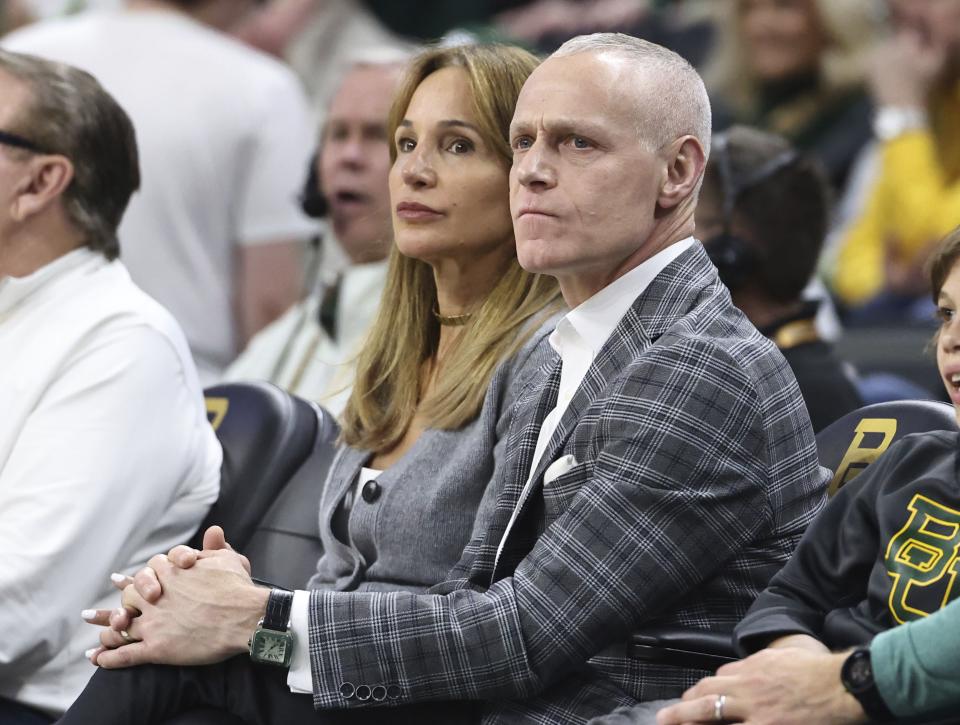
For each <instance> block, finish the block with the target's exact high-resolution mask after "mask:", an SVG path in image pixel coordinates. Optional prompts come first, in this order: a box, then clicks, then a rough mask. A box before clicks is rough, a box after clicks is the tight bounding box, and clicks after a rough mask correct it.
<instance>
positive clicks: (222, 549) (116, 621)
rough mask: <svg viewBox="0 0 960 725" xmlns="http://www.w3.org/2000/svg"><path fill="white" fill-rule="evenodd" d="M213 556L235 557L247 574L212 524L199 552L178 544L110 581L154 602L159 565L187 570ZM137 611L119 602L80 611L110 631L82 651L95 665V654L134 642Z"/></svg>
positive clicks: (246, 565) (242, 560)
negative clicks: (97, 643)
mask: <svg viewBox="0 0 960 725" xmlns="http://www.w3.org/2000/svg"><path fill="white" fill-rule="evenodd" d="M215 556H219V557H232V558H235V559H236V564H237V565H239V566H240V567H242V568H243V569H245V570H246V572H247V574H248V575H249V573H250V562H249V560H248V559H247V557H245V556H242V555H240V554H237V553H236V552H235V551H234V550H233V547H232V546H230V544H229V543H228V542H227V540H226V536H225V534H224V531H223V529H222V528H221V527H219V526H211V527H210V528H208V529H207V530H206V531H205V532H204V534H203V550H202V551H197V550H196V549H194V548H192V547H189V546H184V545H178V546H175V547H173V548H172V549H171V550H170V551H169V552H168V553H166V554H158V555H157V556H155V557H153V558H152V559H150V561H149V562H148V563H147V566H145V567H143V568H142V569H140V571H138V572H137V573H136V574H135V575H134V576H133V577H129V576H124V575H123V574H111V576H110V581H111V583H112V584H113V585H114V586H115V587H116V588H117V589H119V590H120V591H121V592H124V591H125V590H127V589H128V587H129V588H132V589H133V590H135V591H136V592H137V594H138V597H139V599H140V600H142V601H145V602H149V603H150V604H156V603H157V602H158V601H159V599H160V597H161V596H162V594H163V587H162V586H161V584H160V580H159V578H158V577H157V568H158V567H160V566H164V565H168V564H173V565H174V566H175V567H177V568H179V569H190V568H192V567H193V566H195V565H196V563H197V561H199V560H200V559H204V558H208V557H215ZM127 599H128V601H129V600H130V599H131V597H130V596H129V595H128V596H127ZM139 614H140V610H139V609H138V608H137V607H135V606H133V605H132V604H130V605H126V606H123V605H122V606H120V607H119V608H117V609H85V610H84V611H83V612H81V616H82V617H83V619H84V621H86V622H88V623H90V624H96V625H100V626H102V627H107V628H109V631H106V632H102V633H101V635H100V642H101V646H100V647H96V648H94V649H91V650H88V651H87V652H85V653H84V655H85V656H86V657H87V659H89V660H90V661H91V662H92V663H93V664H97V657H98V655H99V654H100V653H101V652H103V651H105V650H107V649H115V648H117V647H122V646H124V645H127V644H131V643H133V642H135V641H136V639H135V638H134V636H133V635H131V634H130V633H129V632H128V630H129V629H130V628H131V627H132V625H133V620H134V619H135V618H136V617H137V616H138V615H139Z"/></svg>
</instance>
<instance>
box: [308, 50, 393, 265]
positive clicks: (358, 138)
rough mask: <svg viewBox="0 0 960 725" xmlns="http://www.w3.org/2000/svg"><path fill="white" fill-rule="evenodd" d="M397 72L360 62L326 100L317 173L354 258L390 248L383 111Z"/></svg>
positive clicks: (361, 258) (363, 258)
mask: <svg viewBox="0 0 960 725" xmlns="http://www.w3.org/2000/svg"><path fill="white" fill-rule="evenodd" d="M398 73H399V70H398V69H397V68H394V67H390V66H360V67H356V68H354V69H353V70H351V71H350V72H348V73H347V75H346V76H345V77H344V79H343V82H342V83H341V85H340V88H339V90H338V91H337V94H336V95H335V96H334V97H333V102H332V103H331V104H330V110H329V115H328V116H327V122H326V125H325V127H324V134H323V145H322V151H321V153H320V159H319V161H318V163H319V172H320V179H321V182H320V185H321V188H322V191H323V195H324V196H325V197H326V199H327V202H328V203H329V205H330V217H331V220H332V222H333V229H334V233H335V234H336V235H337V240H338V241H339V242H340V245H341V246H342V247H343V248H344V250H345V251H346V252H347V254H348V255H349V256H350V258H351V259H352V260H353V261H354V262H372V261H376V260H378V259H383V258H384V257H385V256H386V255H387V251H388V250H389V248H390V239H391V229H390V192H389V189H388V186H387V175H388V173H389V171H390V153H389V146H388V143H387V136H386V123H387V112H388V111H389V110H390V102H391V100H392V99H393V93H394V90H395V87H396V81H397V76H398Z"/></svg>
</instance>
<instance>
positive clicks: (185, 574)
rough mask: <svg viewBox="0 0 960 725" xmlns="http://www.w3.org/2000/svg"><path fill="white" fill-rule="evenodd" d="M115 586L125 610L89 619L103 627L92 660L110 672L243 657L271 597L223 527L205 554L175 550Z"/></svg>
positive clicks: (212, 532)
mask: <svg viewBox="0 0 960 725" xmlns="http://www.w3.org/2000/svg"><path fill="white" fill-rule="evenodd" d="M114 586H116V587H117V588H118V589H121V590H122V596H121V606H120V608H119V609H114V610H109V609H101V610H95V611H94V612H85V613H84V614H85V615H89V616H85V617H84V618H85V619H86V621H88V622H90V623H91V624H97V625H100V626H102V627H104V629H103V631H101V633H100V646H99V647H97V648H96V649H95V650H93V651H92V652H90V653H89V656H90V661H91V662H93V664H95V665H98V666H100V667H104V668H108V669H109V668H116V667H130V666H132V665H139V664H146V663H154V664H176V665H199V664H210V663H213V662H219V661H221V660H224V659H226V658H227V657H230V656H232V655H235V654H239V653H241V652H244V651H246V642H247V639H248V637H249V636H250V634H251V633H252V632H253V630H254V628H255V627H256V625H257V622H258V621H259V620H260V618H262V616H263V613H264V610H265V609H266V601H267V596H268V593H269V592H268V590H266V589H263V588H261V587H258V586H256V585H255V584H254V583H253V581H252V580H251V579H250V562H249V561H248V560H247V558H246V557H245V556H242V555H240V554H238V553H236V552H235V551H234V550H233V549H232V548H231V547H230V545H229V544H228V543H227V542H226V539H225V537H224V533H223V529H221V528H220V527H219V526H212V527H210V528H209V529H207V531H206V532H205V533H204V537H203V551H197V550H196V549H192V548H190V547H188V546H176V547H174V548H173V549H171V550H170V552H169V553H167V554H158V555H157V556H154V557H153V558H152V559H150V561H149V563H148V564H147V566H146V567H144V568H143V569H141V570H140V571H138V572H137V573H136V574H135V575H134V576H133V577H132V578H131V577H117V578H115V580H114Z"/></svg>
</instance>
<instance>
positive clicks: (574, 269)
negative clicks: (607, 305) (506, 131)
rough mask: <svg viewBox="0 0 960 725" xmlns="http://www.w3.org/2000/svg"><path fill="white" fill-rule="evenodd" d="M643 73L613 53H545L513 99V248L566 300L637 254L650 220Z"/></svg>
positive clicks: (655, 167)
mask: <svg viewBox="0 0 960 725" xmlns="http://www.w3.org/2000/svg"><path fill="white" fill-rule="evenodd" d="M643 82H644V79H643V77H642V75H639V74H636V73H635V72H631V71H630V70H629V69H628V68H626V67H625V66H624V64H623V61H622V60H620V59H618V58H616V57H615V56H610V55H598V54H593V53H579V54H576V55H571V56H566V57H562V58H551V59H549V60H547V61H545V62H544V63H543V64H542V65H541V66H540V67H539V68H537V69H536V70H535V71H534V72H533V74H532V75H531V76H530V78H529V79H528V80H527V82H526V83H525V84H524V86H523V90H522V91H521V93H520V97H519V99H518V101H517V107H516V112H515V114H514V117H513V123H512V124H511V127H510V141H511V145H512V148H513V150H514V151H513V153H514V156H513V166H512V168H511V170H510V209H511V212H512V215H513V220H514V230H515V232H516V238H517V257H518V259H519V260H520V264H521V265H522V266H523V267H524V268H525V269H527V270H529V271H531V272H540V273H545V274H550V275H552V276H554V277H556V278H557V279H558V280H559V281H560V284H561V287H562V289H563V291H564V296H565V297H566V298H567V301H568V303H570V304H578V303H579V302H581V301H583V300H584V299H587V298H588V297H590V296H591V295H592V294H593V293H595V292H596V291H598V290H600V289H602V288H603V287H605V286H606V285H607V284H609V283H610V282H612V281H613V280H614V279H616V278H617V277H619V276H620V275H622V274H623V273H624V272H626V271H628V270H629V269H631V268H632V267H633V266H635V265H636V263H638V261H642V259H638V256H637V255H638V253H640V254H641V255H642V252H639V250H640V248H641V247H642V246H643V243H644V241H645V240H647V238H648V237H649V236H650V232H651V231H652V229H653V227H654V214H655V212H656V208H657V197H658V194H659V190H660V185H661V183H662V179H663V177H664V174H665V170H666V165H665V163H664V162H662V160H660V158H659V155H658V153H655V152H652V151H650V150H648V149H647V148H646V147H645V145H644V144H643V143H642V139H641V134H644V133H647V131H648V130H647V129H644V128H638V126H639V125H641V122H640V121H639V120H638V113H637V111H638V99H639V98H641V97H642V93H643V88H642V84H643ZM638 86H640V88H638ZM638 94H640V95H638ZM571 293H572V294H571Z"/></svg>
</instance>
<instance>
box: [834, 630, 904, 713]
mask: <svg viewBox="0 0 960 725" xmlns="http://www.w3.org/2000/svg"><path fill="white" fill-rule="evenodd" d="M840 680H841V681H842V682H843V686H844V687H845V688H846V690H847V692H849V693H850V694H851V695H853V696H854V697H855V698H857V702H859V703H860V707H862V708H863V711H864V712H865V713H866V714H867V717H869V718H870V720H871V721H872V722H881V723H882V722H895V721H896V718H895V717H894V715H893V713H892V712H890V708H888V707H887V703H885V702H884V701H883V698H882V697H881V696H880V691H879V690H878V689H877V683H876V681H875V680H874V678H873V665H872V663H871V662H870V648H869V647H858V648H857V649H855V650H853V652H851V653H850V655H849V656H848V657H847V659H845V660H844V662H843V667H842V668H841V669H840Z"/></svg>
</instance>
